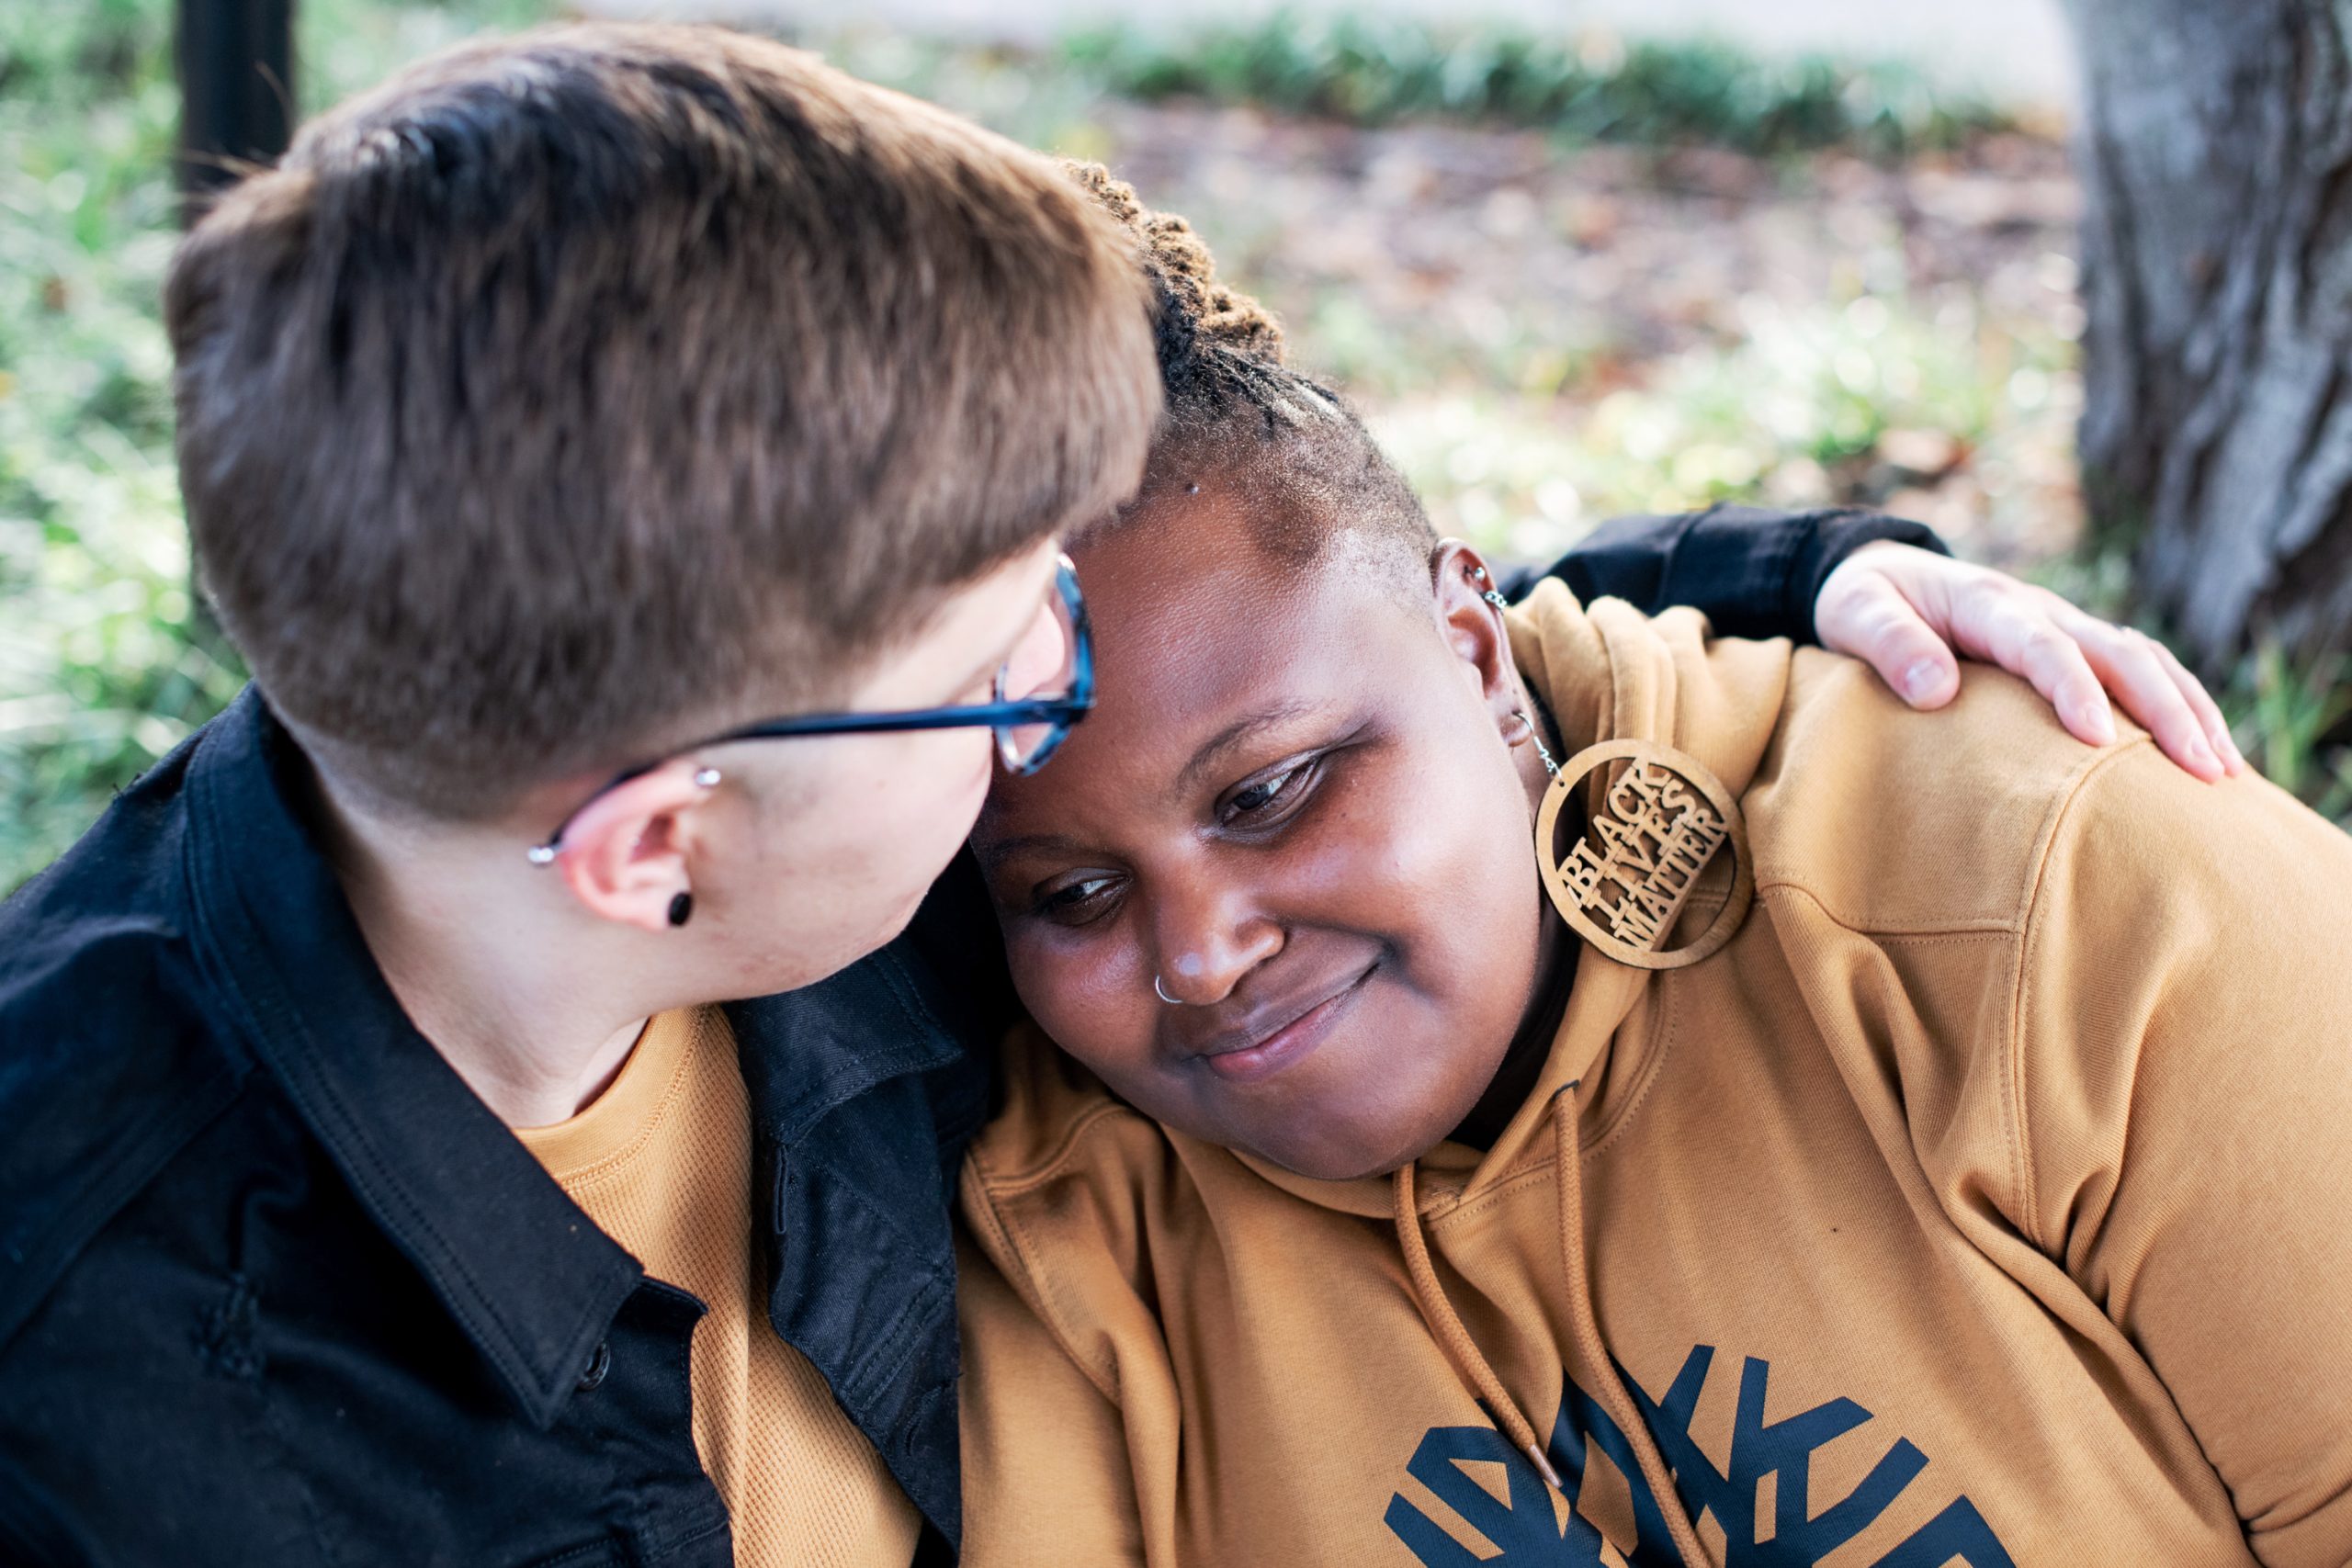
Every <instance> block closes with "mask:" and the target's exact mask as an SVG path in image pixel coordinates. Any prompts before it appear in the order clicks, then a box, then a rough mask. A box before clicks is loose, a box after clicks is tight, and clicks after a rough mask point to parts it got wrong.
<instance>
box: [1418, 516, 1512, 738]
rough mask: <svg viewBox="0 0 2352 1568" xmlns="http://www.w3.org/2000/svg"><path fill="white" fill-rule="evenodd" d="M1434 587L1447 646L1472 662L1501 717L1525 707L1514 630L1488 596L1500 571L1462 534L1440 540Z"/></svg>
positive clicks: (1484, 692)
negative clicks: (1512, 638) (1512, 644)
mask: <svg viewBox="0 0 2352 1568" xmlns="http://www.w3.org/2000/svg"><path fill="white" fill-rule="evenodd" d="M1432 561H1433V563H1434V564H1433V568H1432V572H1431V579H1430V592H1431V593H1432V594H1434V595H1435V598H1436V605H1435V608H1436V611H1437V617H1438V627H1439V630H1440V631H1442V633H1443V634H1444V636H1445V640H1446V645H1447V646H1448V647H1450V648H1452V649H1453V651H1454V654H1455V655H1456V656H1457V657H1458V658H1460V659H1461V660H1462V661H1463V663H1464V665H1465V666H1467V671H1466V672H1467V673H1469V674H1470V675H1472V676H1473V677H1474V678H1475V679H1476V681H1477V683H1478V690H1479V693H1480V694H1481V695H1483V696H1484V697H1485V698H1486V699H1487V706H1489V707H1491V708H1493V709H1494V711H1495V716H1496V717H1497V718H1498V719H1500V718H1504V717H1507V716H1510V714H1512V713H1514V712H1516V711H1518V710H1519V709H1520V708H1521V707H1523V706H1525V701H1524V699H1522V698H1521V696H1520V694H1519V667H1518V666H1517V665H1516V664H1514V663H1513V662H1512V661H1511V656H1510V633H1509V632H1508V631H1507V630H1506V629H1505V628H1504V626H1503V613H1502V611H1501V610H1500V609H1499V608H1498V607H1497V606H1496V605H1494V604H1491V603H1489V602H1488V600H1487V593H1489V592H1498V590H1499V588H1500V584H1499V583H1498V581H1497V579H1496V574H1495V570H1494V569H1493V568H1492V567H1489V566H1488V565H1487V559H1486V558H1485V557H1484V556H1482V555H1480V554H1479V553H1478V552H1477V551H1476V549H1473V548H1472V547H1470V546H1468V545H1465V544H1464V543H1463V542H1462V541H1461V540H1459V539H1444V540H1441V541H1440V542H1439V544H1438V547H1437V553H1436V555H1435V556H1434V557H1432Z"/></svg>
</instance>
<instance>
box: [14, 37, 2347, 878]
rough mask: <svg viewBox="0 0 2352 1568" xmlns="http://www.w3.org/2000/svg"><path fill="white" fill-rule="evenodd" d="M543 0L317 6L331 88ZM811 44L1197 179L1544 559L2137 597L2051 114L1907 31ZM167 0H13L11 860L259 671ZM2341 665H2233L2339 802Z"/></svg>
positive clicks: (1223, 231)
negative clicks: (182, 437)
mask: <svg viewBox="0 0 2352 1568" xmlns="http://www.w3.org/2000/svg"><path fill="white" fill-rule="evenodd" d="M551 14H554V13H553V11H552V9H551V7H550V6H548V5H547V4H544V3H542V0H450V3H448V4H425V3H404V4H403V3H395V0H303V3H302V4H301V5H300V7H299V10H298V17H299V27H300V34H299V38H298V43H297V55H298V69H297V77H298V81H297V85H298V88H299V92H300V99H301V105H302V107H304V108H305V109H306V110H308V109H315V108H317V107H321V106H322V105H324V104H327V103H330V102H333V101H334V100H335V99H337V98H339V97H341V96H344V95H345V94H347V93H348V92H350V91H353V90H355V89H356V88H358V87H361V86H364V85H368V84H369V83H372V82H374V81H376V80H379V79H380V78H381V77H382V76H383V75H384V74H385V73H388V72H390V71H391V70H393V69H395V68H396V67H397V66H398V65H400V64H401V63H402V62H406V61H408V60H411V59H413V58H415V57H417V56H419V55H422V54H424V53H427V52H429V51H433V50H435V49H437V48H439V47H441V46H442V45H444V44H446V43H447V42H449V41H452V40H454V39H458V38H459V37H462V36H466V35H469V34H472V33H475V32H478V31H481V30H484V29H499V28H516V27H520V26H526V25H528V24H530V23H532V22H534V21H537V20H541V19H544V18H545V17H548V16H549V15H551ZM804 41H809V42H811V43H812V44H814V45H816V46H817V47H820V48H823V49H825V50H826V51H828V52H829V53H830V54H831V56H832V57H833V58H834V59H835V60H836V61H837V62H840V63H842V65H844V66H845V67H847V68H848V69H850V70H853V71H855V72H857V73H860V74H863V75H866V76H868V77H871V78H874V79H876V80H881V81H884V82H888V83H890V84H892V85H899V86H902V87H904V88H906V89H907V90H909V91H911V92H915V93H919V94H922V95H923V96H930V97H933V98H936V99H938V100H940V101H942V102H944V103H946V104H948V105H949V106H950V107H955V108H957V109H960V110H962V111H963V112H966V113H968V114H971V115H973V116H975V117H977V118H980V119H982V120H984V121H986V122H988V123H989V124H991V125H994V126H996V127H997V128H998V129H1000V130H1004V131H1006V132H1007V133H1008V134H1010V135H1012V136H1014V137H1016V138H1018V139H1020V140H1022V141H1028V142H1030V143H1032V144H1034V145H1037V146H1041V147H1046V148H1049V149H1052V150H1055V151H1057V152H1065V153H1068V154H1070V155H1074V156H1080V157H1089V158H1099V159H1103V160H1104V161H1107V162H1109V163H1110V164H1112V165H1113V167H1114V169H1116V170H1118V171H1119V172H1120V173H1122V174H1123V175H1126V176H1127V177H1129V178H1132V179H1134V180H1135V181H1136V184H1137V186H1138V187H1139V188H1140V190H1141V191H1142V193H1143V195H1144V197H1145V198H1146V199H1147V200H1148V201H1149V202H1150V203H1152V204H1153V205H1156V206H1159V207H1163V208H1166V209H1172V210H1177V211H1182V212H1185V213H1187V214H1189V215H1190V216H1191V217H1192V218H1193V220H1194V222H1195V224H1196V225H1197V226H1198V227H1199V228H1200V229H1201V230H1202V231H1203V232H1204V234H1205V235H1206V237H1207V238H1208V240H1209V241H1210V243H1211V244H1212V245H1213V246H1214V247H1215V248H1216V251H1217V253H1218V254H1219V257H1220V259H1221V261H1222V263H1223V265H1225V266H1226V267H1227V270H1228V271H1229V272H1230V273H1231V274H1233V275H1234V276H1235V277H1236V278H1237V281H1238V282H1239V283H1241V284H1242V285H1243V286H1244V287H1247V288H1252V289H1254V290H1257V291H1259V292H1261V294H1262V295H1263V296H1264V297H1265V298H1266V299H1267V300H1268V302H1269V303H1270V304H1272V306H1273V307H1274V308H1275V309H1276V310H1277V311H1278V312H1279V313H1280V314H1281V315H1282V316H1283V319H1284V321H1285V322H1286V325H1287V327H1288V329H1289V331H1290V333H1291V336H1292V339H1293V343H1294V346H1295V352H1296V354H1297V355H1298V357H1299V358H1300V359H1301V360H1302V361H1303V362H1305V363H1306V364H1307V365H1308V366H1310V367H1314V368H1316V369H1317V370H1319V371H1321V372H1323V373H1325V374H1327V375H1329V376H1330V377H1332V378H1336V379H1338V380H1339V381H1340V383H1342V384H1343V385H1345V386H1346V387H1347V388H1348V389H1350V390H1351V392H1352V393H1353V394H1354V395H1355V396H1356V397H1357V399H1358V400H1360V402H1361V403H1362V404H1363V407H1364V409H1365V412H1366V413H1367V415H1368V416H1369V417H1370V419H1371V420H1372V421H1373V423H1374V426H1375V428H1376V429H1378V430H1379V431H1380V432H1381V434H1383V436H1384V438H1385V440H1386V441H1387V442H1388V443H1389V445H1390V446H1391V448H1392V450H1394V451H1395V452H1396V454H1397V457H1399V458H1400V460H1401V461H1402V462H1403V463H1404V464H1405V465H1406V467H1407V468H1408V471H1409V472H1410V473H1411V474H1412V476H1413V477H1414V479H1415V480H1416V481H1417V482H1418V483H1419V484H1420V485H1421V486H1422V487H1423V490H1424V492H1425V494H1426V495H1427V496H1428V498H1429V501H1430V509H1431V511H1432V513H1433V514H1434V515H1435V516H1436V518H1437V520H1438V522H1439V524H1440V525H1441V526H1442V527H1443V528H1445V529H1447V530H1449V531H1452V532H1456V533H1460V534H1463V535H1464V536H1469V537H1471V538H1473V539H1476V541H1478V542H1479V543H1481V544H1482V545H1485V546H1487V547H1491V548H1495V549H1498V550H1499V551H1501V552H1502V553H1504V554H1506V555H1509V556H1513V557H1518V558H1536V557H1544V556H1548V555H1551V554H1554V553H1556V552H1557V551H1558V550H1560V549H1562V548H1564V547H1566V546H1567V545H1568V544H1569V543H1571V542H1573V540H1574V539H1575V538H1576V537H1577V536H1578V535H1579V534H1580V533H1582V532H1583V531H1584V530H1585V529H1587V528H1589V526H1591V525H1593V524H1594V523H1596V522H1598V521H1599V520H1600V519H1602V518H1605V517H1608V516H1611V515H1614V514H1616V513H1623V512H1629V511H1671V510H1678V509H1681V508H1686V507H1693V506H1701V505H1704V504H1706V503H1708V502H1712V501H1714V500H1718V499H1726V498H1741V499H1747V498H1756V499H1761V500H1763V501H1766V502H1777V503H1781V504H1788V505H1811V504H1821V503H1828V502H1851V503H1862V504H1871V505H1879V506H1884V507H1887V508H1890V509H1892V510H1896V511H1901V512H1905V513H1909V514H1913V515H1919V516H1924V517H1926V518H1927V519H1928V521H1930V522H1932V523H1934V524H1935V525H1937V526H1938V527H1939V528H1942V529H1943V530H1945V531H1946V533H1947V534H1948V535H1949V536H1951V537H1952V538H1953V540H1954V542H1955V543H1956V545H1958V547H1960V548H1961V549H1962V551H1963V553H1966V554H1970V555H1972V556H1974V557H1976V558H1982V559H1987V560H1991V561H1993V562H1995V563H1996V564H1999V565H2002V566H2005V567H2008V568H2010V569H2012V570H2024V571H2028V572H2031V573H2035V574H2038V575H2041V576H2042V577H2043V578H2044V579H2045V580H2047V581H2052V583H2053V585H2055V586H2057V587H2059V588H2061V589H2062V590H2063V591H2064V592H2069V593H2072V594H2074V595H2075V596H2076V597H2077V598H2081V599H2084V600H2085V601H2086V602H2087V603H2090V604H2093V605H2094V606H2095V607H2097V608H2099V609H2101V610H2103V611H2105V612H2107V613H2110V614H2121V613H2127V612H2128V610H2129V606H2130V579H2129V572H2128V570H2127V569H2126V567H2125V565H2124V561H2125V557H2124V554H2123V552H2122V545H2123V544H2124V543H2125V542H2123V541H2115V540H2101V541H2097V542H2094V543H2086V541H2085V539H2084V538H2083V535H2082V525H2081V504H2080V499H2079V496H2078V494H2077V491H2076V488H2075V468H2074V460H2073V423H2074V419H2075V414H2076V412H2077V411H2078V408H2079V399H2080V391H2079V386H2078V383H2077V381H2076V379H2075V358H2076V356H2075V340H2076V339H2077V338H2078V337H2079V335H2080V333H2081V331H2082V313H2081V308H2080V305H2079V303H2078V302H2077V299H2076V295H2075V281H2076V280H2075V265H2074V262H2073V259H2072V258H2073V256H2074V254H2075V246H2074V226H2075V221H2076V218H2077V197H2076V195H2075V187H2074V186H2073V183H2072V181H2071V178H2070V177H2069V175H2067V172H2066V168H2065V160H2064V152H2063V149H2062V147H2061V146H2060V144H2059V142H2058V141H2057V140H2056V136H2055V130H2054V128H2053V127H2051V126H2048V125H2036V124H2031V123H2019V122H2018V120H2017V119H2016V118H2013V117H2011V116H2009V115H2007V114H2004V113H2001V112H1996V110H1994V109H1993V108H1990V107H1987V106H1986V105H1985V104H1984V103H1982V102H1978V101H1975V100H1973V99H1968V98H1956V97H1954V96H1952V95H1951V94H1949V93H1941V92H1939V91H1937V90H1935V89H1933V88H1931V87H1930V85H1928V82H1927V81H1926V80H1925V79H1924V78H1922V77H1921V76H1920V75H1918V74H1917V73H1915V72H1912V71H1910V70H1907V69H1905V68H1904V67H1902V66H1900V65H1890V64H1871V63H1867V62H1865V63H1861V64H1851V63H1835V62H1828V61H1824V60H1819V59H1801V60H1781V61H1765V60H1760V59H1758V58H1754V57H1751V56H1749V55H1747V54H1744V53H1742V52H1740V51H1736V50H1734V49H1730V48H1727V47H1724V46H1721V45H1716V44H1710V43H1703V42H1702V43H1691V44H1672V45H1668V44H1657V43H1642V44H1631V45H1629V44H1626V43H1624V42H1622V41H1621V40H1619V39H1615V38H1613V37H1611V36H1610V35H1607V34H1605V33H1597V32H1589V33H1585V34H1582V35H1577V36H1569V37H1563V38H1558V39H1546V38H1539V37H1535V36H1532V35H1531V34H1528V33H1526V32H1524V31H1511V30H1509V29H1498V28H1487V29H1478V30H1466V31H1457V32H1453V33H1447V32H1442V31H1439V30H1432V29H1431V28H1428V27H1425V26H1422V25H1419V24H1414V23H1408V22H1402V21H1371V20H1361V19H1344V18H1338V19H1332V18H1326V19H1315V18H1310V17H1287V16H1286V17H1276V18H1274V19H1272V20H1269V21H1264V22H1260V23H1255V24H1251V25H1248V26H1227V27H1224V28H1210V29H1207V30H1204V31H1199V32H1196V33H1193V34H1189V35H1182V36H1171V35H1169V34H1166V33H1164V32H1156V33H1152V34H1148V35H1147V34H1144V33H1140V32H1134V31H1125V30H1103V29H1101V28H1093V29H1090V30H1087V31H1084V32H1081V33H1076V34H1072V35H1069V36H1068V37H1065V38H1063V39H1060V40H1059V41H1057V42H1054V43H1051V44H1046V45H1043V46H1037V47H1030V48H1023V49H1013V48H1007V47H983V46H977V45H973V44H970V43H967V42H954V41H948V40H944V39H923V38H921V37H910V36H909V35H908V34H906V33H905V32H903V31H892V32H883V31H876V30H865V31H860V30H856V29H854V28H852V29H847V30H842V31H840V32H836V33H829V34H827V35H826V36H823V37H820V38H813V39H806V40H804ZM170 48H171V7H170V5H169V3H168V0H75V3H74V4H72V5H69V6H63V7H37V6H11V7H8V8H6V9H5V10H0V890H5V889H6V888H7V887H10V886H15V885H16V884H17V883H18V882H20V881H21V880H22V879H23V878H25V877H26V876H28V875H29V874H31V873H33V872H34V871H36V870H38V869H39V868H40V866H41V865H43V864H45V863H47V862H48V861H49V860H50V859H51V858H52V857H53V856H54V855H55V854H56V853H57V852H59V851H61V850H62V848H64V846H65V845H66V844H68V843H70V842H71V841H72V840H73V839H74V837H75V836H76V835H77V834H79V833H80V832H81V831H82V829H84V828H85V827H86V826H87V825H88V823H89V821H90V820H91V819H92V818H94V817H95V816H96V813H97V811H98V810H100V809H101V808H102V807H103V806H104V804H105V802H106V801H107V798H108V797H109V796H110V795H111V794H112V793H113V792H114V791H116V790H118V789H119V788H121V787H122V786H123V785H124V784H127V783H129V782H130V780H131V779H132V778H134V777H135V776H136V775H137V774H138V773H139V772H140V771H141V770H142V769H143V768H145V767H147V766H148V765H150V764H151V763H152V762H153V761H154V760H155V759H156V758H157V757H159V756H161V755H162V754H163V753H164V751H166V750H169V749H170V748H171V747H172V746H173V745H175V744H176V743H177V742H178V741H179V740H180V739H182V738H184V737H185V736H186V735H187V733H188V732H189V730H191V729H192V728H194V727H195V726H196V725H197V724H198V723H200V722H202V720H203V719H204V718H205V717H207V716H209V715H210V714H211V713H212V712H213V711H215V710H216V709H217V708H218V707H219V706H220V704H222V703H223V702H225V701H226V700H227V699H228V697H229V696H230V695H232V694H233V693H234V691H235V690H236V688H237V686H238V684H239V683H240V682H241V680H242V674H241V672H240V671H239V670H238V668H237V665H236V661H235V659H234V656H233V653H232V651H231V650H229V649H226V648H225V647H224V646H223V645H222V644H221V642H220V639H219V638H218V637H217V635H214V634H211V633H210V632H209V630H208V629H207V627H206V626H205V624H204V622H203V620H202V617H201V616H200V615H199V614H198V610H197V608H196V606H195V605H194V604H192V603H191V596H190V592H189V567H188V559H187V544H186V538H185V534H184V529H183V523H182V518H181V514H180V511H179V502H178V498H177V495H176V491H175V483H174V477H173V472H172V461H171V413H170V406H169V397H168V372H169V355H168V353H167V350H166V346H165V344H164V336H163V333H162V330H161V326H160V324H159V321H158V317H157V292H158V288H159V286H160V282H161V278H162V276H163V271H164V265H165V263H166V261H167V259H168V257H169V255H170V251H171V246H172V243H173V239H174V235H175V224H176V219H177V209H176V200H177V198H176V195H175V190H174V188H173V186H172V183H171V175H170V154H171V148H172V141H173V136H174V132H175V124H176V118H177V113H178V97H177V93H176V90H175V85H174V83H173V80H172V74H171V56H170ZM2345 673H2346V671H2344V670H2343V669H2341V668H2340V667H2325V668H2323V667H2316V666H2302V667H2298V666H2296V665H2295V664H2293V663H2292V662H2291V661H2290V660H2287V659H2285V658H2284V657H2282V656H2280V655H2279V654H2278V653H2277V652H2275V651H2269V650H2266V651H2264V652H2261V653H2259V654H2257V655H2256V657H2254V658H2252V659H2250V660H2247V661H2246V664H2245V667H2244V668H2243V669H2242V670H2240V671H2236V672H2234V673H2233V675H2232V676H2231V677H2230V680H2229V689H2228V705H2229V707H2230V709H2231V712H2232V714H2233V718H2234V719H2235V721H2236V723H2237V726H2238V728H2239V731H2240V734H2241V738H2242V739H2243V740H2244V742H2245V744H2246V747H2247V750H2248V752H2249V755H2251V756H2253V757H2254V758H2255V759H2256V761H2257V763H2258V764H2259V765H2261V766H2262V767H2264V768H2265V769H2266V770H2267V772H2269V773H2271V775H2272V776H2273V777H2275V778H2277V779H2278V781H2279V782H2280V783H2281V784H2285V785H2286V786H2287V787H2289V788H2291V789H2294V790H2297V791H2298V792H2299V793H2301V795H2303V796H2304V797H2305V798H2306V799H2309V800H2311V801H2312V802H2313V803H2314V804H2315V805H2317V806H2318V807H2320V808H2321V809H2322V810H2324V811H2326V812H2328V813H2330V814H2331V815H2334V816H2336V817H2338V818H2342V817H2344V816H2345V814H2346V813H2347V812H2352V748H2347V747H2346V745H2345V744H2343V738H2344V729H2345V726H2346V718H2347V708H2352V700H2347V697H2346V690H2345V685H2344V680H2343V677H2344V675H2345Z"/></svg>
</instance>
